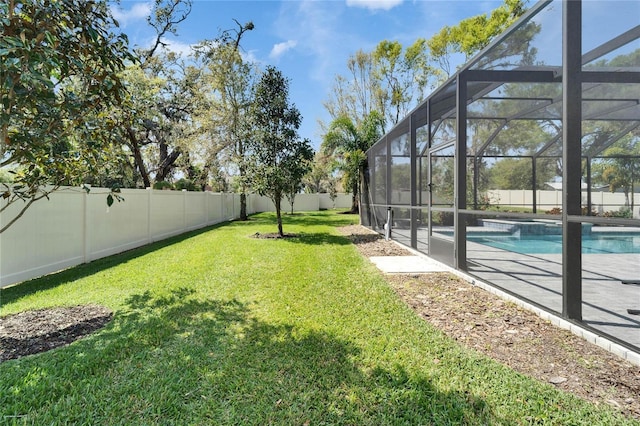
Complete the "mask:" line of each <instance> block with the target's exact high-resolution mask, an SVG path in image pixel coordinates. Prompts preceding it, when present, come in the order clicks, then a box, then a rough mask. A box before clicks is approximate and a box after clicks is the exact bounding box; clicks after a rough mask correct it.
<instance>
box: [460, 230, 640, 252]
mask: <svg viewBox="0 0 640 426" xmlns="http://www.w3.org/2000/svg"><path fill="white" fill-rule="evenodd" d="M467 239H468V240H469V241H472V242H475V243H480V244H485V245H487V246H490V247H495V248H499V249H502V250H508V251H512V252H515V253H521V254H560V253H562V235H530V236H526V237H523V238H520V237H516V236H511V235H496V234H489V235H487V234H485V235H473V234H468V235H467ZM582 253H583V254H598V253H600V254H606V253H612V254H616V253H640V234H638V233H593V234H591V235H583V236H582Z"/></svg>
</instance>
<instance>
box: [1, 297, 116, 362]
mask: <svg viewBox="0 0 640 426" xmlns="http://www.w3.org/2000/svg"><path fill="white" fill-rule="evenodd" d="M112 316H113V313H112V312H111V311H110V310H109V309H107V308H105V307H104V306H97V305H82V306H71V307H57V308H50V309H38V310H33V311H25V312H20V313H17V314H13V315H8V316H5V317H0V362H2V361H7V360H10V359H16V358H20V357H22V356H25V355H33V354H37V353H40V352H45V351H48V350H51V349H54V348H58V347H61V346H64V345H68V344H69V343H71V342H73V341H76V340H78V339H80V338H82V337H84V336H86V335H88V334H91V333H93V332H94V331H96V330H98V329H100V328H102V327H104V326H105V325H106V324H107V323H108V322H109V321H110V320H111V317H112Z"/></svg>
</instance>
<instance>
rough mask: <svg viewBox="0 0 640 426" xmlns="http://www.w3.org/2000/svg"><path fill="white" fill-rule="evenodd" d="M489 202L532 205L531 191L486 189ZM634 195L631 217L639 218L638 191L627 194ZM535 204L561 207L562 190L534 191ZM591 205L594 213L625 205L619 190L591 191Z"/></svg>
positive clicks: (543, 209)
mask: <svg viewBox="0 0 640 426" xmlns="http://www.w3.org/2000/svg"><path fill="white" fill-rule="evenodd" d="M487 195H488V197H489V200H490V203H491V204H499V205H503V206H515V207H531V206H533V192H532V191H530V190H490V191H487ZM632 196H633V197H634V200H633V205H634V207H635V208H634V211H633V217H634V218H636V219H638V218H640V193H635V194H629V199H631V197H632ZM536 204H537V205H538V209H539V210H540V211H545V210H551V209H552V208H554V207H557V208H562V191H543V190H538V191H536ZM582 204H583V205H585V206H586V204H587V192H585V191H583V192H582ZM591 205H592V206H593V209H594V210H595V211H596V213H599V214H602V213H604V212H608V211H611V212H617V211H618V210H620V208H621V207H623V206H624V205H625V196H624V194H623V193H621V192H608V191H592V192H591Z"/></svg>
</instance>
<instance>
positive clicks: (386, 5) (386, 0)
mask: <svg viewBox="0 0 640 426" xmlns="http://www.w3.org/2000/svg"><path fill="white" fill-rule="evenodd" d="M403 1H404V0H347V6H349V7H361V8H363V9H369V10H379V9H382V10H391V9H393V8H394V7H396V6H398V5H400V4H402V2H403Z"/></svg>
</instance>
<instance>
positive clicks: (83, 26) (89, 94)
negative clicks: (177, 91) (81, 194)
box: [0, 0, 134, 232]
mask: <svg viewBox="0 0 640 426" xmlns="http://www.w3.org/2000/svg"><path fill="white" fill-rule="evenodd" d="M115 25H116V23H115V21H113V19H112V18H111V16H110V13H109V9H108V7H107V5H106V3H105V2H104V1H86V0H66V1H44V0H10V1H4V2H1V3H0V100H1V108H0V167H5V166H11V167H12V168H13V170H14V171H15V172H14V173H15V174H14V178H13V182H14V185H13V186H8V185H3V188H4V189H3V193H2V197H3V198H4V199H5V200H8V202H7V203H5V204H4V207H3V208H2V209H3V210H4V209H6V208H8V206H9V205H11V204H12V203H14V202H15V201H17V200H20V199H21V200H24V201H25V202H26V203H25V205H24V207H23V210H22V213H23V212H24V211H25V210H26V209H27V208H28V207H29V206H30V205H31V203H33V202H34V201H36V200H37V199H40V198H42V197H45V196H47V195H48V194H49V193H50V192H51V191H52V190H55V189H56V188H57V187H58V186H60V185H62V184H81V183H83V181H84V180H85V178H86V177H87V176H89V175H91V174H92V172H93V171H94V170H95V168H96V166H97V165H98V164H100V163H101V162H103V161H104V160H105V156H107V155H108V153H109V152H110V150H111V148H112V143H113V140H112V132H111V131H110V128H112V127H114V126H115V125H116V123H115V122H114V121H113V119H112V117H111V116H110V115H109V114H108V111H109V108H110V107H112V106H117V105H119V104H120V103H121V102H122V101H123V99H124V97H125V92H126V91H125V87H124V85H123V83H122V81H121V79H120V76H119V73H120V71H121V70H122V69H123V68H124V66H125V62H126V61H131V60H133V59H134V58H133V57H132V56H131V54H130V53H129V50H128V47H127V39H126V37H125V36H124V35H122V34H120V35H116V34H114V33H113V32H112V31H111V30H112V28H114V26H115ZM45 185H49V186H47V187H45ZM22 213H20V214H19V215H18V216H17V217H16V218H15V219H14V221H15V220H17V219H18V218H19V217H20V216H21V214H22ZM12 223H13V221H11V222H10V223H9V224H8V225H7V226H5V227H4V228H3V229H0V232H2V231H4V230H5V229H7V228H8V227H9V226H10V225H11V224H12Z"/></svg>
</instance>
